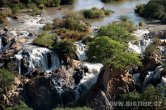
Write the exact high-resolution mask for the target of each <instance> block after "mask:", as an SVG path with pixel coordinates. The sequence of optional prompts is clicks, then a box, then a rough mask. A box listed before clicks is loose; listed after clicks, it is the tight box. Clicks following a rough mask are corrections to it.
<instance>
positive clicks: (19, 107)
mask: <svg viewBox="0 0 166 110" xmlns="http://www.w3.org/2000/svg"><path fill="white" fill-rule="evenodd" d="M5 110H32V109H31V108H29V107H28V106H27V105H26V104H25V103H24V102H20V104H19V105H16V106H15V107H9V108H6V109H5Z"/></svg>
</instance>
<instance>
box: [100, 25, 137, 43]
mask: <svg viewBox="0 0 166 110" xmlns="http://www.w3.org/2000/svg"><path fill="white" fill-rule="evenodd" d="M123 24H124V23H123ZM123 24H122V23H121V24H120V23H118V24H116V23H113V24H110V25H107V26H103V27H101V28H100V29H99V31H98V33H97V36H108V37H110V38H111V39H113V40H117V41H120V42H127V41H130V40H132V39H134V36H132V34H131V33H130V32H129V30H128V28H126V27H124V26H126V25H123Z"/></svg>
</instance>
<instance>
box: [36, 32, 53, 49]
mask: <svg viewBox="0 0 166 110" xmlns="http://www.w3.org/2000/svg"><path fill="white" fill-rule="evenodd" d="M55 37H56V36H55V35H51V34H49V33H48V32H43V33H42V34H40V35H39V36H38V37H37V38H36V39H35V40H34V41H33V43H34V44H35V45H38V46H43V47H48V48H52V45H53V44H54V38H55Z"/></svg>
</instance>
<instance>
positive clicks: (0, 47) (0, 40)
mask: <svg viewBox="0 0 166 110" xmlns="http://www.w3.org/2000/svg"><path fill="white" fill-rule="evenodd" d="M2 48H3V45H2V36H1V35H0V52H1V51H2Z"/></svg>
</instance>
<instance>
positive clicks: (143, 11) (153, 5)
mask: <svg viewBox="0 0 166 110" xmlns="http://www.w3.org/2000/svg"><path fill="white" fill-rule="evenodd" d="M165 7H166V3H165V1H164V0H150V1H149V2H148V3H147V4H141V5H138V6H137V7H136V9H135V12H136V13H137V14H139V15H141V16H143V17H146V18H154V19H159V20H161V21H163V19H164V17H165V13H166V10H165ZM163 23H165V22H163Z"/></svg>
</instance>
